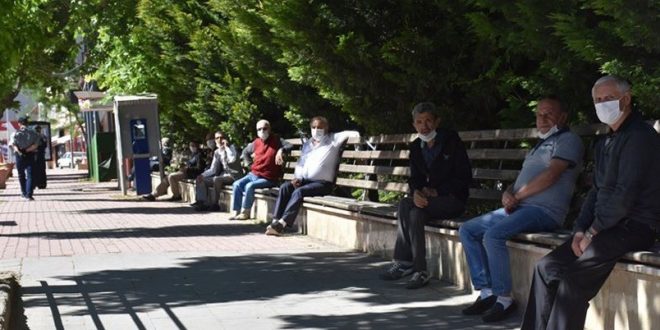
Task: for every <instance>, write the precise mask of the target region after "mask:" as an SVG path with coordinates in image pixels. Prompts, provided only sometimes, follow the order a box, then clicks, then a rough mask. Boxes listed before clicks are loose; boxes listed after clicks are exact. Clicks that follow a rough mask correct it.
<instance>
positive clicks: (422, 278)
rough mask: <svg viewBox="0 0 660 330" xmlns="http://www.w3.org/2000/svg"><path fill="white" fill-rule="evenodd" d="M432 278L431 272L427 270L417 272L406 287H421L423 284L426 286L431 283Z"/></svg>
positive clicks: (412, 288)
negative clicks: (428, 272)
mask: <svg viewBox="0 0 660 330" xmlns="http://www.w3.org/2000/svg"><path fill="white" fill-rule="evenodd" d="M430 279H431V278H430V277H429V274H427V273H426V272H423V271H422V272H415V274H413V276H412V277H411V278H410V279H409V280H408V283H407V284H406V289H411V290H414V289H419V288H421V287H423V286H426V285H427V284H429V280H430Z"/></svg>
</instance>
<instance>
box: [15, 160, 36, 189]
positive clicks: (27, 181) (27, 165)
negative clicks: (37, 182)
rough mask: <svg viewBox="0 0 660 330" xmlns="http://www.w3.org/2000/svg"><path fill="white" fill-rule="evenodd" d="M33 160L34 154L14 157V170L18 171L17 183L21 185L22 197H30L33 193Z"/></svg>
mask: <svg viewBox="0 0 660 330" xmlns="http://www.w3.org/2000/svg"><path fill="white" fill-rule="evenodd" d="M34 158H35V155H34V153H26V154H23V155H16V170H17V171H18V182H19V184H20V185H21V195H23V197H32V192H33V191H34V185H33V182H32V177H33V176H32V169H33V168H34Z"/></svg>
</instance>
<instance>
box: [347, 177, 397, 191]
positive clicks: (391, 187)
mask: <svg viewBox="0 0 660 330" xmlns="http://www.w3.org/2000/svg"><path fill="white" fill-rule="evenodd" d="M336 183H337V185H339V186H346V187H353V188H362V189H378V190H385V191H394V192H402V193H405V192H408V183H406V182H378V181H369V180H355V179H346V178H337V181H336Z"/></svg>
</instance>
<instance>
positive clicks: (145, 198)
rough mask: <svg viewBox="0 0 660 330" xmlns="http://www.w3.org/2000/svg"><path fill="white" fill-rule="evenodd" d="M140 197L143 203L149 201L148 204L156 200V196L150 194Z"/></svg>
mask: <svg viewBox="0 0 660 330" xmlns="http://www.w3.org/2000/svg"><path fill="white" fill-rule="evenodd" d="M140 197H141V198H142V199H144V200H145V201H150V202H153V201H155V200H156V196H154V195H152V194H147V195H142V196H140Z"/></svg>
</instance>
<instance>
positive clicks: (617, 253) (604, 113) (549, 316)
mask: <svg viewBox="0 0 660 330" xmlns="http://www.w3.org/2000/svg"><path fill="white" fill-rule="evenodd" d="M592 97H593V102H594V105H595V108H596V114H597V116H598V119H599V120H600V121H602V122H603V123H605V124H607V125H608V126H609V127H610V129H611V133H610V134H608V135H607V136H603V137H601V138H600V139H599V140H598V141H596V143H595V147H594V155H595V157H594V171H593V185H592V188H591V190H590V191H589V193H588V194H587V198H586V200H585V202H584V204H583V205H582V209H581V211H580V215H579V216H578V218H577V220H576V223H575V228H574V230H573V237H572V238H571V239H570V240H568V241H566V242H565V243H564V244H562V245H560V246H558V247H557V248H556V249H555V250H554V251H552V252H550V253H549V254H548V255H546V256H545V257H543V258H542V259H541V260H540V261H539V262H538V263H537V264H536V267H535V269H534V277H533V280H532V287H531V289H530V293H529V300H528V304H527V310H526V312H525V316H524V319H523V324H522V329H582V328H583V327H584V321H585V316H586V314H587V309H588V308H589V300H591V298H593V297H594V296H595V295H596V294H597V293H598V291H599V290H600V288H601V286H602V285H603V283H604V282H605V280H606V279H607V277H608V276H609V274H610V272H611V271H612V269H613V268H614V265H615V264H616V263H617V261H618V260H619V258H621V256H623V255H624V254H626V253H628V252H630V251H638V250H645V249H648V248H650V247H651V246H653V244H654V242H655V238H656V233H657V231H658V229H660V203H658V195H660V175H658V173H660V136H658V134H657V132H656V131H655V130H653V128H652V127H650V126H649V125H647V124H646V123H645V122H644V121H643V120H642V118H641V116H640V114H639V113H637V112H636V111H634V110H633V108H632V96H631V91H630V84H629V83H628V82H626V81H625V80H623V79H621V78H619V77H615V76H605V77H602V78H600V79H598V80H597V81H596V83H595V84H594V87H593V89H592Z"/></svg>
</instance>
